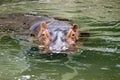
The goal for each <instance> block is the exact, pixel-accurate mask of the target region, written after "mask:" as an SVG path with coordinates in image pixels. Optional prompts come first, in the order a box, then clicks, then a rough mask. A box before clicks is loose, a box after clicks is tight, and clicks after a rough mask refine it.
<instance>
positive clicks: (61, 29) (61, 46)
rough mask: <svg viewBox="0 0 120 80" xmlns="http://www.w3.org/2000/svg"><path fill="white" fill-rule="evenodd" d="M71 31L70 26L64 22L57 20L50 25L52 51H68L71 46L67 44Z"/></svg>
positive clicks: (50, 47)
mask: <svg viewBox="0 0 120 80" xmlns="http://www.w3.org/2000/svg"><path fill="white" fill-rule="evenodd" d="M69 29H70V26H69V25H68V24H66V23H65V22H63V21H57V20H55V21H53V22H51V23H50V24H49V25H48V31H49V33H50V36H51V38H50V41H51V43H50V46H49V50H50V51H52V52H56V53H60V52H65V51H67V50H68V47H69V45H68V44H67V42H66V35H67V32H68V30H69Z"/></svg>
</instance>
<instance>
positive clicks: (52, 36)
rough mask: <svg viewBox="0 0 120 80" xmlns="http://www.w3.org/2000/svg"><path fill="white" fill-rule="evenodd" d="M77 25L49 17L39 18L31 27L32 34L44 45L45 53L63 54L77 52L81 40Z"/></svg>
mask: <svg viewBox="0 0 120 80" xmlns="http://www.w3.org/2000/svg"><path fill="white" fill-rule="evenodd" d="M78 28H79V27H78V25H77V24H70V23H68V22H66V21H61V20H57V19H54V18H48V17H39V19H37V21H34V23H33V24H32V25H31V26H30V34H31V35H34V36H35V37H36V38H37V39H38V40H39V42H41V43H42V45H43V51H47V52H52V53H62V52H67V51H76V41H77V40H78V39H79V29H78Z"/></svg>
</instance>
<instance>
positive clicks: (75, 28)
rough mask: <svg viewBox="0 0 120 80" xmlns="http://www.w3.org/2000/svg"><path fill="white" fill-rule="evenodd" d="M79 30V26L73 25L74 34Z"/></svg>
mask: <svg viewBox="0 0 120 80" xmlns="http://www.w3.org/2000/svg"><path fill="white" fill-rule="evenodd" d="M77 29H78V25H77V24H73V25H72V30H73V31H74V32H76V31H77Z"/></svg>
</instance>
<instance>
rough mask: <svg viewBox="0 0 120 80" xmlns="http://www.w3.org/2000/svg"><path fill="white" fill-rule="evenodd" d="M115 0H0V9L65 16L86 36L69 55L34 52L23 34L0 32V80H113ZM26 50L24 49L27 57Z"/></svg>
mask: <svg viewBox="0 0 120 80" xmlns="http://www.w3.org/2000/svg"><path fill="white" fill-rule="evenodd" d="M119 4H120V1H119V0H23V1H21V0H10V1H9V2H8V1H6V0H2V1H0V13H32V14H46V15H49V16H57V17H62V18H67V19H70V20H71V21H72V22H74V23H77V24H79V26H80V31H81V32H82V31H86V32H89V33H90V37H89V38H88V39H87V40H86V41H84V43H80V42H79V44H83V45H82V46H78V53H76V54H71V55H68V56H66V55H60V56H50V55H40V54H38V51H37V50H36V49H34V50H33V51H30V47H31V43H30V42H27V41H25V40H23V38H26V37H27V36H25V35H21V36H17V35H14V34H3V33H0V80H119V79H120V17H119V15H120V5H119ZM21 38H22V39H21ZM27 53H29V55H31V54H34V55H31V56H28V55H27Z"/></svg>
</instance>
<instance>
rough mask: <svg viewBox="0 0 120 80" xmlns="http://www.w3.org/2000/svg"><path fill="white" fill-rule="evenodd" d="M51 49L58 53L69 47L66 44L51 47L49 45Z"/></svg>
mask: <svg viewBox="0 0 120 80" xmlns="http://www.w3.org/2000/svg"><path fill="white" fill-rule="evenodd" d="M49 50H50V51H52V52H57V53H59V52H65V51H68V47H67V46H65V45H58V46H56V45H54V46H50V47H49Z"/></svg>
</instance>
